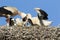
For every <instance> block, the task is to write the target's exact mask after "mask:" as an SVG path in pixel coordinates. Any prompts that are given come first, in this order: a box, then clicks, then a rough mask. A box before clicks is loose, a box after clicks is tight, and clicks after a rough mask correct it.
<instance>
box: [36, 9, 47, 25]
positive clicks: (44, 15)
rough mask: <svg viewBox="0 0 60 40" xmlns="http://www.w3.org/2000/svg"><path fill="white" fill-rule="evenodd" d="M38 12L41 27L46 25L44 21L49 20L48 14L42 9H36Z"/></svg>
mask: <svg viewBox="0 0 60 40" xmlns="http://www.w3.org/2000/svg"><path fill="white" fill-rule="evenodd" d="M35 10H36V12H37V13H38V14H37V15H38V19H39V20H40V23H41V25H44V24H43V22H42V20H48V14H47V13H46V12H45V11H44V10H42V9H40V8H35Z"/></svg>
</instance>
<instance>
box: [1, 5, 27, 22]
mask: <svg viewBox="0 0 60 40" xmlns="http://www.w3.org/2000/svg"><path fill="white" fill-rule="evenodd" d="M16 15H20V16H21V17H22V18H24V17H25V16H26V14H25V13H23V12H20V11H18V10H17V8H15V7H11V6H2V7H0V17H6V21H7V23H9V22H10V21H9V20H10V17H14V16H16Z"/></svg>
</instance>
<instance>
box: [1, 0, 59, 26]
mask: <svg viewBox="0 0 60 40" xmlns="http://www.w3.org/2000/svg"><path fill="white" fill-rule="evenodd" d="M0 6H14V7H16V8H17V9H18V10H20V11H22V12H25V13H31V14H32V16H36V14H37V13H36V11H35V10H34V8H36V7H39V8H41V9H43V10H45V11H46V12H47V14H48V18H49V20H51V21H53V24H52V25H53V26H55V25H58V24H60V0H0ZM16 17H19V16H16ZM5 20H6V18H4V17H0V25H5V24H6V21H5Z"/></svg>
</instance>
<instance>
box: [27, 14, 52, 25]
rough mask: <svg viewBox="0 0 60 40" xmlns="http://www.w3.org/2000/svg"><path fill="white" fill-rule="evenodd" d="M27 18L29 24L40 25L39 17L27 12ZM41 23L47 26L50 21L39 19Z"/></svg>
mask: <svg viewBox="0 0 60 40" xmlns="http://www.w3.org/2000/svg"><path fill="white" fill-rule="evenodd" d="M27 19H28V22H29V23H30V24H31V25H39V26H42V25H41V22H40V20H39V18H38V17H37V16H36V17H32V16H31V14H27ZM41 21H42V23H43V25H44V26H49V25H50V24H51V23H52V21H48V20H41Z"/></svg>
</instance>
